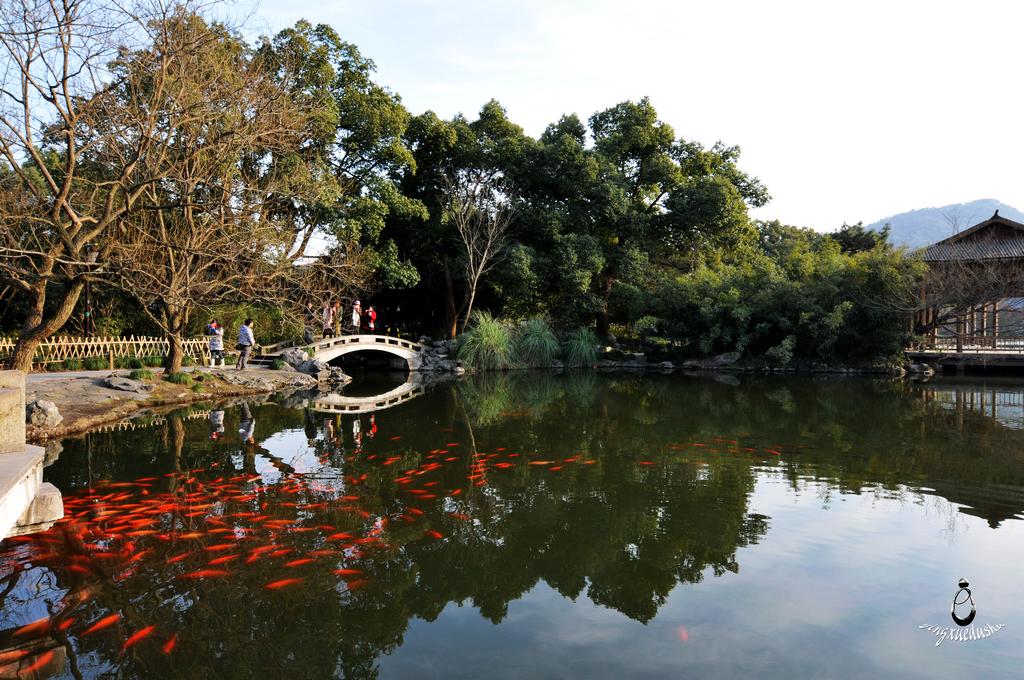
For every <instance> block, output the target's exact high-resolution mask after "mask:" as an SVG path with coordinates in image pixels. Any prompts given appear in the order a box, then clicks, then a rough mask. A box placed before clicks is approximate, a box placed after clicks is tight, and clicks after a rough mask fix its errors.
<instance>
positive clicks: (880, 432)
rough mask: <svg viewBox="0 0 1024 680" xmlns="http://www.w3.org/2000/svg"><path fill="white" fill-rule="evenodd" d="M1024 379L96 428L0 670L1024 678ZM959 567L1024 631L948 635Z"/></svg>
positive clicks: (691, 389)
mask: <svg viewBox="0 0 1024 680" xmlns="http://www.w3.org/2000/svg"><path fill="white" fill-rule="evenodd" d="M1021 385H1022V383H1020V382H1013V381H995V382H988V383H983V382H971V381H959V382H958V381H955V380H936V381H933V382H931V383H927V384H909V383H899V382H885V381H873V380H866V379H865V380H862V379H835V378H829V379H820V380H819V379H811V378H781V377H780V378H742V379H740V378H733V377H726V376H721V377H718V378H717V379H712V378H708V377H687V376H682V375H665V376H661V375H658V376H632V375H594V374H591V373H583V374H568V375H554V374H530V373H522V374H514V375H497V376H493V375H492V376H483V377H480V378H476V379H468V380H463V381H461V382H459V383H455V384H444V385H440V386H437V387H434V388H431V389H429V390H427V391H426V393H425V394H423V395H421V396H418V397H416V398H413V399H410V400H408V401H405V402H404V403H400V404H398V405H396V406H394V407H392V408H388V409H386V410H381V411H377V412H376V413H373V414H372V415H371V414H362V415H351V414H345V415H338V414H331V413H322V412H316V411H313V410H307V409H303V408H296V407H294V406H293V405H290V404H289V403H288V400H283V402H282V403H265V404H258V405H251V406H241V405H231V406H227V407H225V408H224V409H223V410H220V409H217V410H213V411H212V412H211V411H209V410H196V411H189V412H183V413H181V414H176V415H172V416H170V417H166V418H160V419H154V421H153V422H152V423H150V424H148V425H145V426H141V427H138V428H136V429H130V430H119V431H109V432H98V433H94V434H91V435H89V436H87V437H85V438H83V439H78V440H70V441H66V442H64V450H63V452H61V453H60V457H59V459H58V460H57V462H55V463H54V464H53V465H52V466H51V467H49V468H48V469H47V471H46V477H47V479H48V481H51V482H53V483H54V484H56V485H57V486H58V487H59V488H60V489H61V490H62V491H63V492H64V493H65V501H66V504H67V510H68V515H69V518H68V519H67V520H65V521H64V522H62V523H61V524H59V525H58V526H57V527H55V528H54V529H53V530H51V531H49V532H47V533H45V534H42V535H37V536H36V537H34V539H33V540H21V541H8V542H6V543H5V544H3V546H2V550H3V552H2V554H0V575H2V576H3V580H2V581H0V589H2V590H0V595H2V598H3V600H2V609H0V617H2V621H0V628H3V629H5V632H2V633H0V638H2V639H0V643H2V645H0V663H5V664H8V666H7V667H6V670H3V669H0V674H2V673H8V674H9V673H11V672H13V670H14V669H17V668H18V664H19V663H20V664H21V666H22V668H24V667H25V666H27V665H29V664H31V663H33V662H40V661H45V660H46V658H45V657H44V656H43V655H45V654H48V653H49V652H50V651H52V652H53V653H54V655H53V656H52V657H49V663H46V664H41V670H42V671H43V674H44V676H45V675H46V674H56V675H58V676H60V677H76V676H77V677H160V678H201V677H211V678H212V677H217V678H236V677H237V678H245V677H252V676H253V675H256V674H259V675H262V676H264V677H292V678H299V677H301V678H307V677H308V678H323V677H332V676H333V677H345V678H409V677H416V678H432V677H443V678H523V677H530V678H563V677H583V678H631V677H671V678H794V677H801V678H929V679H932V678H965V677H978V678H1004V677H1018V676H1019V675H1020V674H1022V673H1024V578H1022V574H1024V522H1022V521H1021V519H1022V518H1024V387H1022V386H1021ZM394 387H395V384H389V383H386V382H381V383H377V382H373V381H368V382H367V381H364V382H363V383H362V384H354V385H353V386H352V389H351V390H350V391H347V392H346V394H355V395H358V396H366V395H368V394H373V393H374V392H376V391H380V392H385V391H388V390H391V389H392V388H394ZM293 403H294V402H293ZM250 432H251V434H252V438H251V441H250V443H245V442H243V437H246V436H248V435H249V433H250ZM960 577H966V578H967V579H968V580H969V581H970V582H971V588H972V590H973V592H974V595H975V601H976V603H977V618H976V620H975V623H974V625H975V627H981V626H985V625H995V624H1003V625H1004V626H1005V627H1004V628H1003V629H1002V630H1000V631H999V632H997V633H996V634H994V635H992V636H991V637H989V638H987V639H982V640H977V641H971V642H954V641H948V640H947V641H945V642H942V643H941V644H940V645H938V646H936V644H935V643H936V641H937V639H938V638H936V636H935V635H934V634H932V633H930V632H928V631H926V630H922V629H921V628H920V626H921V625H922V624H935V625H940V626H944V627H946V626H954V627H955V624H953V622H952V621H951V619H950V615H949V607H950V601H951V599H952V597H953V594H954V592H955V591H956V582H957V579H959V578H960ZM40 619H43V621H42V622H41V623H39V624H37V625H35V626H30V627H28V628H23V627H24V626H26V625H27V624H32V623H33V622H36V621H38V620H40ZM103 623H108V624H109V625H106V626H105V627H104V626H103V625H102V624H103ZM98 624H100V625H98ZM2 650H5V651H2ZM18 650H26V651H27V652H28V653H27V654H26V655H25V656H24V657H23V658H22V659H20V660H19V659H18V658H17V655H18V654H20V653H21V652H19V651H18Z"/></svg>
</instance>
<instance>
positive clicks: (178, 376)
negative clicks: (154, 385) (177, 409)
mask: <svg viewBox="0 0 1024 680" xmlns="http://www.w3.org/2000/svg"><path fill="white" fill-rule="evenodd" d="M167 382H172V383H174V384H175V385H191V384H192V376H190V375H189V374H188V373H183V372H181V371H178V372H177V373H168V374H167Z"/></svg>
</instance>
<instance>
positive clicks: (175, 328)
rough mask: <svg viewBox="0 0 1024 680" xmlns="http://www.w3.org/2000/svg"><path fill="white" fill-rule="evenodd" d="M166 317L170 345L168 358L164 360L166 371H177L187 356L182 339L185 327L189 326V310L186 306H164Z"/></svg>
mask: <svg viewBox="0 0 1024 680" xmlns="http://www.w3.org/2000/svg"><path fill="white" fill-rule="evenodd" d="M164 319H165V320H166V322H167V340H168V342H169V343H170V347H169V348H168V351H167V360H166V361H164V371H165V372H166V373H177V372H178V371H180V370H181V364H182V361H183V360H184V358H185V345H184V342H183V341H182V338H183V336H184V332H185V327H186V326H188V310H187V309H185V308H184V307H174V306H171V305H165V306H164Z"/></svg>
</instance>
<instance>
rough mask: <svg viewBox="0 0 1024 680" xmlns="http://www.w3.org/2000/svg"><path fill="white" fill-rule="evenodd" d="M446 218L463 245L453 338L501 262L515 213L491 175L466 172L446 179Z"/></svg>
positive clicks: (472, 171)
mask: <svg viewBox="0 0 1024 680" xmlns="http://www.w3.org/2000/svg"><path fill="white" fill-rule="evenodd" d="M445 187H446V192H447V199H448V205H447V211H446V218H447V219H448V220H449V221H450V222H451V224H452V225H453V226H454V227H455V229H456V231H457V232H458V235H459V241H460V242H461V244H462V247H463V252H462V253H461V255H462V269H463V271H462V276H463V278H464V279H465V295H464V298H463V300H462V303H461V305H460V306H459V307H458V308H456V309H453V310H449V314H450V316H451V318H452V320H453V327H452V335H454V331H455V327H456V324H457V323H458V319H459V318H461V319H462V330H465V327H466V323H467V322H468V320H469V317H470V315H471V314H472V313H473V304H474V302H475V301H476V294H477V290H478V289H479V286H480V281H481V280H482V279H483V277H484V276H485V275H486V274H487V273H488V272H490V271H491V270H492V269H493V268H494V266H495V265H496V264H498V262H500V261H501V255H502V254H503V252H504V250H505V247H506V246H507V245H508V242H509V237H510V235H511V234H510V228H511V226H512V221H513V218H514V209H513V207H512V205H511V203H510V202H509V201H508V198H507V197H506V196H504V195H503V194H502V192H501V191H500V189H499V187H498V186H497V181H496V179H495V177H494V175H493V174H491V173H487V172H483V171H479V170H466V171H462V172H459V173H456V174H454V175H450V176H446V177H445Z"/></svg>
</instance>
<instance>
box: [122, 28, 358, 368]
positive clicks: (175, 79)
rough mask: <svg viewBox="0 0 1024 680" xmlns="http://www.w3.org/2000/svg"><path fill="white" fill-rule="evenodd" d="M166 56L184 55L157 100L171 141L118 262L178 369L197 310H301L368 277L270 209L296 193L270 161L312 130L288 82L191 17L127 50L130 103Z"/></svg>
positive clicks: (344, 254)
mask: <svg viewBox="0 0 1024 680" xmlns="http://www.w3.org/2000/svg"><path fill="white" fill-rule="evenodd" d="M165 52H167V53H171V54H174V55H177V56H176V58H175V59H174V60H173V61H172V62H171V64H170V65H169V66H168V67H166V72H167V74H168V78H167V82H166V84H165V86H164V88H163V90H162V94H161V97H160V99H159V100H153V101H152V102H151V105H153V106H155V107H157V108H158V109H159V110H160V111H161V120H160V126H161V128H166V129H167V130H169V131H173V135H169V136H168V138H167V141H166V143H165V144H164V145H163V146H162V148H161V149H160V152H159V153H151V154H149V156H147V157H146V158H145V159H143V161H142V163H143V164H144V166H145V167H146V171H147V173H151V174H153V175H154V176H159V177H160V178H161V179H160V182H158V183H153V184H151V185H150V186H148V187H147V189H146V192H145V194H144V195H143V196H142V198H141V199H140V200H139V203H138V205H137V209H136V210H135V211H134V213H133V214H132V215H131V216H130V218H128V219H125V220H123V221H122V222H121V223H120V225H119V231H118V239H117V241H118V242H117V244H116V246H114V252H113V258H114V261H115V262H116V263H117V268H116V269H117V274H118V282H119V285H121V287H122V288H124V289H125V290H126V291H128V292H129V293H130V294H131V295H132V296H133V297H135V298H136V299H138V300H139V301H140V303H142V305H143V307H144V308H145V309H146V311H147V314H149V315H150V317H151V318H152V319H153V320H154V321H155V322H156V323H157V324H158V325H159V326H160V327H161V328H162V329H163V330H164V332H165V333H166V334H167V336H168V338H169V339H170V341H171V351H170V354H169V356H168V360H167V370H168V371H171V372H173V371H178V370H180V368H181V363H182V358H183V351H182V340H183V338H184V335H185V333H186V331H187V328H188V324H189V319H190V317H191V315H192V313H193V312H194V311H195V310H196V309H197V308H200V309H201V308H205V307H208V306H210V305H213V304H216V303H220V302H224V301H231V300H237V301H258V302H260V303H263V304H268V305H273V306H275V307H278V308H280V309H282V310H284V311H287V310H289V309H295V310H296V311H298V309H299V306H300V301H301V300H302V299H309V298H310V297H314V298H315V297H321V296H322V297H327V296H328V295H330V294H334V295H337V294H339V293H340V292H345V291H347V290H350V289H351V288H353V287H358V286H360V285H361V284H362V282H363V281H364V280H365V272H364V266H363V263H362V262H361V260H360V258H359V256H358V251H357V250H355V249H346V248H343V247H336V248H334V249H333V250H332V251H331V252H330V254H328V255H324V256H322V257H317V258H308V257H306V255H305V249H306V246H307V244H308V241H309V237H308V233H305V232H299V231H297V228H296V226H295V222H294V221H293V220H290V219H287V218H286V217H281V216H279V214H280V211H279V210H277V209H276V208H275V207H274V206H279V205H280V204H281V202H282V201H287V200H290V199H291V198H293V197H294V196H293V195H294V192H295V188H294V186H293V183H292V182H290V181H289V178H282V177H281V176H280V175H279V174H278V173H275V172H273V171H271V170H270V168H272V165H271V164H270V162H269V159H270V158H272V157H273V155H274V154H284V153H287V152H289V151H295V150H298V149H300V148H301V145H302V143H303V132H304V130H306V128H307V124H306V115H307V114H306V112H304V111H302V110H300V107H298V106H297V105H296V103H295V102H294V100H293V99H292V98H291V97H289V96H288V94H287V92H285V91H284V90H283V89H282V88H281V87H280V86H279V83H280V78H279V77H277V76H276V75H275V74H272V73H269V72H268V71H267V70H266V69H264V68H263V65H262V63H261V61H260V60H259V59H255V58H254V56H253V54H252V52H251V51H250V50H249V48H248V47H247V46H246V45H245V43H244V41H242V39H241V38H239V37H238V36H237V35H235V34H233V33H232V32H231V31H229V30H227V29H226V28H225V27H224V26H222V25H217V24H214V25H209V24H207V23H206V22H205V21H203V20H202V18H200V17H199V16H197V15H194V14H190V13H187V12H183V13H181V14H179V15H177V16H175V17H171V18H170V19H169V21H168V22H167V24H166V26H165V27H164V28H163V30H162V31H161V34H160V35H159V36H158V41H155V42H154V43H153V45H152V46H150V47H148V48H146V49H143V50H140V51H137V52H135V53H132V54H125V55H123V57H122V60H121V65H120V73H119V75H120V82H121V83H122V85H123V89H122V91H121V93H120V96H122V97H124V98H125V99H126V100H131V99H134V98H135V92H136V90H138V89H141V88H145V87H146V86H147V84H148V83H149V82H150V81H151V80H152V78H153V75H154V74H153V69H154V68H155V67H157V65H159V64H162V63H163V57H162V55H163V53H165ZM160 68H164V67H162V66H161V67H160ZM126 105H130V104H128V103H127V102H126ZM275 216H276V217H275ZM320 287H324V288H327V289H328V291H329V292H328V293H325V292H319V293H318V292H317V289H318V288H320Z"/></svg>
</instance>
